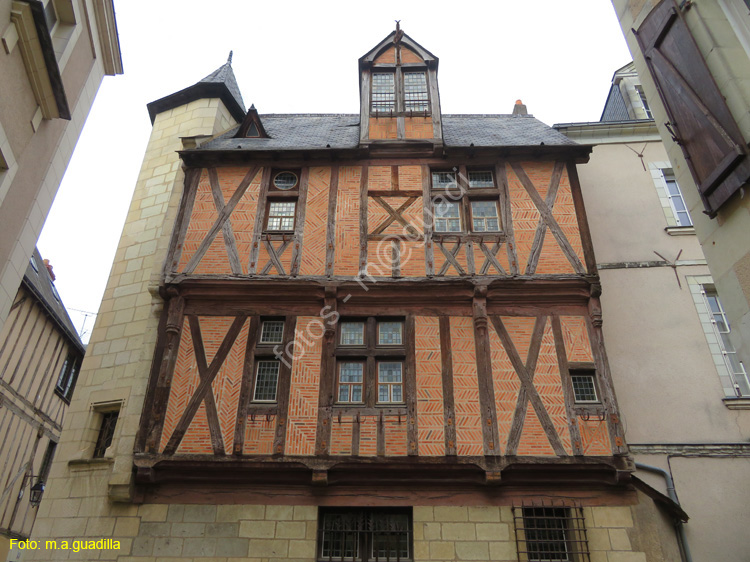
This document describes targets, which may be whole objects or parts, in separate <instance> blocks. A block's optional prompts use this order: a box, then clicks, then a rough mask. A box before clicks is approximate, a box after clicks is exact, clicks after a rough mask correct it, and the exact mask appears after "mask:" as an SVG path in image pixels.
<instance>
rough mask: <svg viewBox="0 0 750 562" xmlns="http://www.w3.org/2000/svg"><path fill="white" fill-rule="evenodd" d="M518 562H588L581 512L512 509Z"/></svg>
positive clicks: (533, 507) (571, 509)
mask: <svg viewBox="0 0 750 562" xmlns="http://www.w3.org/2000/svg"><path fill="white" fill-rule="evenodd" d="M513 521H514V523H515V535H516V548H517V550H518V560H519V561H521V562H590V560H591V559H590V557H589V548H588V537H587V535H586V525H585V521H584V517H583V508H582V507H580V506H576V507H555V506H545V505H540V506H537V505H531V506H527V505H523V506H521V507H516V506H514V507H513Z"/></svg>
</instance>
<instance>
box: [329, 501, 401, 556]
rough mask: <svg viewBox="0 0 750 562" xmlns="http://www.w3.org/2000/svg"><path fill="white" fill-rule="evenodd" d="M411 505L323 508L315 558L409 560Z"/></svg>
mask: <svg viewBox="0 0 750 562" xmlns="http://www.w3.org/2000/svg"><path fill="white" fill-rule="evenodd" d="M412 559H413V556H412V514H411V509H403V510H396V509H377V508H373V509H369V510H364V509H335V510H334V509H325V510H324V509H322V508H321V511H320V517H319V524H318V560H319V561H321V562H323V561H329V562H333V561H334V560H335V561H339V560H341V561H343V560H350V561H358V562H360V561H361V562H369V561H372V560H376V561H377V560H387V561H388V562H399V561H401V560H404V561H409V560H412Z"/></svg>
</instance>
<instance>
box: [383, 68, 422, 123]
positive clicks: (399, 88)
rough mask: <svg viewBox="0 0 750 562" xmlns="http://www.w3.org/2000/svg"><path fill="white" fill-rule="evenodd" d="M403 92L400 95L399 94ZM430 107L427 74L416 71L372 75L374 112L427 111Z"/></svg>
mask: <svg viewBox="0 0 750 562" xmlns="http://www.w3.org/2000/svg"><path fill="white" fill-rule="evenodd" d="M398 92H401V94H400V95H397V93H398ZM429 109H430V95H429V91H428V88H427V75H426V74H425V72H423V71H416V72H407V71H404V72H400V71H393V72H375V73H373V75H372V103H371V111H372V112H373V113H395V112H398V111H404V112H407V113H410V112H419V113H425V112H428V111H429Z"/></svg>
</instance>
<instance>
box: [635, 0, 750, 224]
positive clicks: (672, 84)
mask: <svg viewBox="0 0 750 562" xmlns="http://www.w3.org/2000/svg"><path fill="white" fill-rule="evenodd" d="M636 37H637V38H638V44H639V45H640V47H641V50H642V51H643V54H644V56H645V57H646V63H647V64H648V67H649V70H650V71H651V75H652V76H653V78H654V81H655V82H656V88H657V90H658V91H659V96H660V97H661V100H662V102H664V106H665V107H666V110H667V114H668V115H669V121H670V122H669V123H667V126H668V128H669V129H670V130H671V131H672V134H673V138H674V139H675V141H676V142H677V144H678V145H680V147H681V148H682V152H683V154H684V155H685V159H686V160H687V164H688V167H689V168H690V172H691V173H692V175H693V179H694V180H695V183H696V184H697V185H698V189H699V191H700V194H701V198H702V199H703V204H704V206H705V207H706V212H707V213H708V214H709V216H711V217H713V216H715V215H716V212H717V211H718V209H719V207H721V205H723V204H724V202H726V201H727V199H729V197H731V195H732V194H733V193H734V192H735V191H737V190H738V189H739V188H740V186H742V185H743V184H744V183H745V182H746V181H747V179H748V178H749V177H750V161H749V160H750V159H748V158H747V145H746V144H745V141H744V139H743V138H742V133H741V132H740V129H739V127H738V126H737V123H736V122H735V120H734V118H733V117H732V114H731V113H730V111H729V108H728V107H727V104H726V102H725V101H724V98H723V96H722V95H721V92H720V91H719V88H718V87H717V86H716V82H715V81H714V79H713V76H712V75H711V72H710V71H709V70H708V67H707V66H706V62H705V61H704V59H703V57H702V55H701V53H700V51H699V50H698V46H697V45H696V43H695V40H694V39H693V37H692V35H691V34H690V30H689V29H688V27H687V25H686V24H685V21H684V20H683V18H682V15H681V14H680V12H679V9H678V8H677V5H676V3H675V2H674V0H662V1H661V2H660V3H659V5H657V6H656V8H654V10H653V11H652V12H651V13H650V14H649V15H648V16H647V17H646V19H645V20H644V21H643V23H642V24H641V26H640V27H639V28H638V31H637V32H636Z"/></svg>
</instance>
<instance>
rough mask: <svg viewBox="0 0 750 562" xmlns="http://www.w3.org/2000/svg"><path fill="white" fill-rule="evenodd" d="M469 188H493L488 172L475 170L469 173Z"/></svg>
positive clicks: (493, 184)
mask: <svg viewBox="0 0 750 562" xmlns="http://www.w3.org/2000/svg"><path fill="white" fill-rule="evenodd" d="M469 187H475V188H479V187H495V182H494V180H493V179H492V172H491V171H490V170H476V171H470V172H469Z"/></svg>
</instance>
